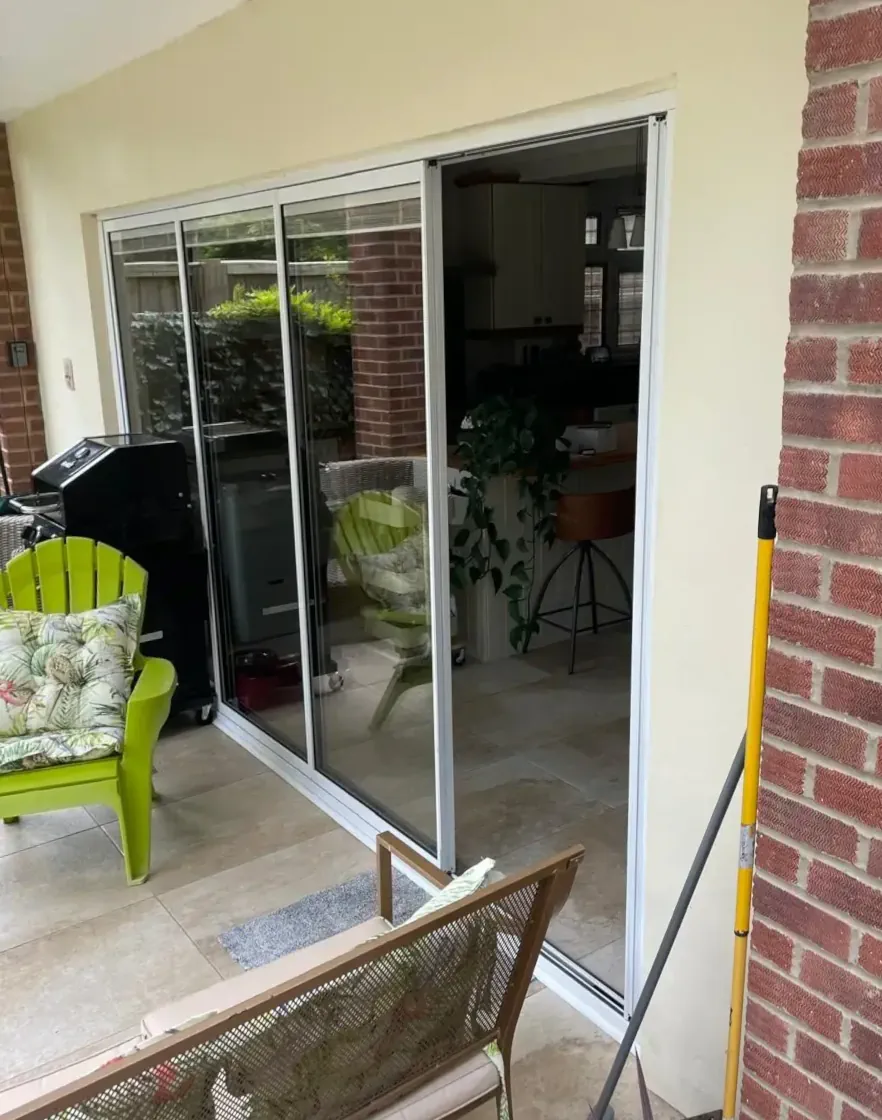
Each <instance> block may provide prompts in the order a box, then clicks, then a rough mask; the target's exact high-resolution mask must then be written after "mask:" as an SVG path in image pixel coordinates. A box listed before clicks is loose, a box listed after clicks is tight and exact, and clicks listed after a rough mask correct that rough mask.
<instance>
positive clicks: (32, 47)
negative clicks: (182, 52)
mask: <svg viewBox="0 0 882 1120" xmlns="http://www.w3.org/2000/svg"><path fill="white" fill-rule="evenodd" d="M247 2H248V0H0V121H8V120H12V119H14V118H15V117H17V116H20V115H21V114H22V113H24V112H26V111H27V110H28V109H33V108H36V107H37V106H38V105H42V104H43V103H44V102H46V101H51V100H52V99H53V98H55V97H59V96H60V95H61V94H64V93H70V92H71V91H72V90H74V89H76V88H77V87H78V86H82V85H85V84H86V83H88V82H91V81H94V80H95V78H99V77H101V75H102V74H107V73H109V72H110V71H111V70H116V69H118V68H119V67H120V66H124V65H125V64H126V63H127V62H132V61H133V60H134V59H136V58H140V57H141V56H142V55H145V54H150V53H152V52H153V51H156V50H159V49H160V48H161V47H164V46H165V45H166V44H167V43H170V42H172V41H173V40H174V39H179V38H181V37H182V36H183V35H186V34H187V33H188V32H190V31H192V30H193V29H194V28H196V27H199V26H200V25H202V24H204V23H209V22H210V21H211V20H213V19H216V18H217V17H218V16H221V15H223V14H224V13H225V12H228V11H230V10H231V9H233V8H236V7H239V5H241V4H244V3H247Z"/></svg>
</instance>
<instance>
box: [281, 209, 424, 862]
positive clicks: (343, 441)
mask: <svg viewBox="0 0 882 1120" xmlns="http://www.w3.org/2000/svg"><path fill="white" fill-rule="evenodd" d="M285 233H286V244H287V255H288V266H287V267H288V273H289V277H290V285H291V287H290V303H291V325H292V350H293V360H294V367H295V368H294V376H295V396H296V401H297V412H298V416H299V417H300V422H301V431H300V432H299V438H300V444H301V447H302V453H301V455H302V457H301V464H300V467H301V480H302V502H303V509H304V519H305V534H304V535H305V542H306V545H307V568H308V572H309V577H308V578H309V584H310V606H311V612H310V614H311V625H312V628H313V629H314V633H315V641H314V643H313V646H314V659H313V660H314V665H313V673H314V680H313V687H314V692H315V694H316V696H317V700H316V703H315V711H316V752H317V764H318V766H319V767H320V768H321V769H322V770H324V771H325V772H326V773H327V774H329V775H330V776H331V777H333V778H334V780H336V781H338V782H340V783H341V784H342V785H343V786H345V787H346V788H348V789H349V790H350V791H351V792H353V793H354V794H355V795H356V796H358V797H360V798H361V799H363V800H365V801H367V802H368V803H370V804H373V805H375V806H376V807H377V808H378V809H379V810H380V811H381V812H382V813H383V814H384V815H385V816H388V817H389V818H390V819H392V820H394V821H395V822H396V823H398V824H399V825H400V826H401V827H402V828H403V829H404V830H405V831H407V832H409V833H411V834H413V835H414V836H415V838H417V839H418V840H420V841H421V842H422V843H424V844H426V845H427V846H428V847H430V848H433V847H434V836H435V799H434V784H435V773H434V734H433V684H432V677H433V674H432V661H431V642H430V637H431V634H430V631H431V624H430V615H429V601H428V582H429V549H428V510H427V501H428V498H427V484H426V426H425V424H426V422H425V388H424V367H423V323H422V265H421V253H422V249H421V236H420V204H419V199H418V198H417V197H415V196H414V191H413V189H411V188H406V189H404V190H402V189H398V190H395V191H376V192H370V193H366V194H364V195H357V196H349V197H347V199H346V205H341V204H340V203H339V202H337V203H333V204H332V203H325V204H324V206H322V207H321V208H319V204H315V203H313V204H308V205H306V206H303V205H298V206H292V207H287V208H286V210H285Z"/></svg>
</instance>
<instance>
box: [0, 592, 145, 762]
mask: <svg viewBox="0 0 882 1120" xmlns="http://www.w3.org/2000/svg"><path fill="white" fill-rule="evenodd" d="M140 617H141V599H140V596H139V595H125V596H124V597H123V598H122V599H119V600H117V602H115V603H110V604H108V605H107V606H104V607H96V608H95V609H94V610H90V611H82V612H80V613H79V614H41V613H39V612H37V611H15V610H12V611H0V772H2V771H4V770H20V769H30V768H32V767H35V766H48V765H54V764H56V763H58V762H65V761H75V760H81V759H83V758H96V757H100V756H101V755H105V754H111V753H113V752H114V751H115V750H117V749H118V748H119V744H120V743H121V741H122V733H123V729H124V727H125V715H126V703H127V701H128V698H129V695H130V693H131V690H132V677H133V673H134V664H133V660H134V656H135V652H136V650H137V647H138V626H139V622H140Z"/></svg>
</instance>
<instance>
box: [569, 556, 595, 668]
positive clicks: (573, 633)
mask: <svg viewBox="0 0 882 1120" xmlns="http://www.w3.org/2000/svg"><path fill="white" fill-rule="evenodd" d="M578 549H579V562H578V564H576V583H575V588H574V590H573V621H572V625H571V627H570V676H572V675H573V672H574V671H575V668H576V637H577V635H578V633H579V600H580V599H581V597H582V565H583V564H584V563H585V552H586V549H585V548H584V546H583V545H581V544H580V545H578ZM588 564H589V568H590V565H591V553H590V552H588ZM592 582H593V581H592Z"/></svg>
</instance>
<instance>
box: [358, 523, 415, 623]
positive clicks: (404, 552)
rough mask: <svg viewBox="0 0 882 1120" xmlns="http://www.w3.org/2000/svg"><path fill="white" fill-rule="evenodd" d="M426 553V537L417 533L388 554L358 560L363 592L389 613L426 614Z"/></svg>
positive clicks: (368, 556) (382, 553) (380, 553)
mask: <svg viewBox="0 0 882 1120" xmlns="http://www.w3.org/2000/svg"><path fill="white" fill-rule="evenodd" d="M427 552H428V549H427V542H426V538H425V534H424V533H422V532H416V533H412V534H411V535H410V536H409V537H405V539H404V540H403V541H401V543H400V544H397V545H396V546H395V547H394V548H392V549H390V550H389V551H388V552H379V553H374V554H372V555H370V554H369V555H366V556H361V557H359V560H358V565H359V568H360V570H361V581H362V586H363V587H364V590H365V591H366V592H367V594H368V595H370V597H371V598H372V599H373V600H374V601H375V602H377V603H380V604H381V605H382V606H384V607H386V608H387V609H388V610H392V611H415V612H425V611H426V610H427V599H428V575H427V572H426V555H427Z"/></svg>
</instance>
